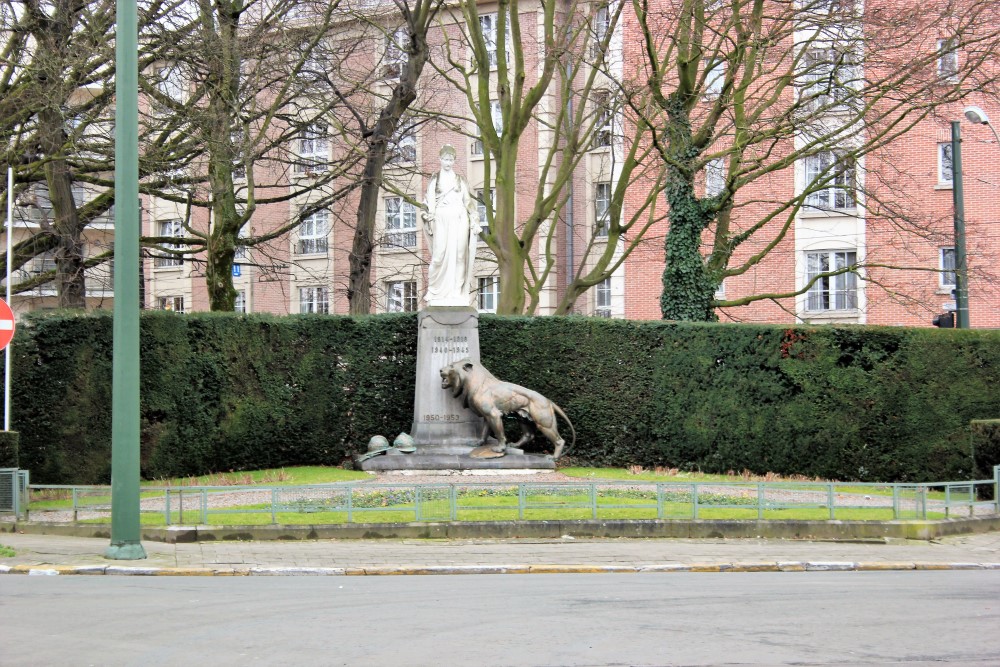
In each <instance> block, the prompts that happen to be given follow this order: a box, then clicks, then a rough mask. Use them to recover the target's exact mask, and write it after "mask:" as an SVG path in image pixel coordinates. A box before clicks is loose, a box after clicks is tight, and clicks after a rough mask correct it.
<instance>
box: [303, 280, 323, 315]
mask: <svg viewBox="0 0 1000 667" xmlns="http://www.w3.org/2000/svg"><path fill="white" fill-rule="evenodd" d="M299 312H300V313H319V314H321V315H329V314H330V290H329V289H328V288H326V287H301V288H299Z"/></svg>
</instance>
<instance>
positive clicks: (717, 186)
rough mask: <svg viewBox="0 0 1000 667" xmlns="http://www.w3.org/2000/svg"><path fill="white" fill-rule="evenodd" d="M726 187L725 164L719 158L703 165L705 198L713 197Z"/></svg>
mask: <svg viewBox="0 0 1000 667" xmlns="http://www.w3.org/2000/svg"><path fill="white" fill-rule="evenodd" d="M725 187H726V163H725V160H723V159H722V158H721V157H716V158H712V159H711V160H709V161H708V162H706V163H705V196H706V197H715V196H716V195H718V194H720V193H721V192H722V191H723V190H724V189H725Z"/></svg>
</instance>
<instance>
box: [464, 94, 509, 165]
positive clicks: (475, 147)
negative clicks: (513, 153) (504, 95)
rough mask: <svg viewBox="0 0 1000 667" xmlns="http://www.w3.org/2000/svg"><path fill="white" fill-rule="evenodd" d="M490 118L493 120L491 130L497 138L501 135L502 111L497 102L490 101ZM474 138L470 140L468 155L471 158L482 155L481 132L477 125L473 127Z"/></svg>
mask: <svg viewBox="0 0 1000 667" xmlns="http://www.w3.org/2000/svg"><path fill="white" fill-rule="evenodd" d="M490 116H492V118H493V129H494V130H495V131H496V133H497V136H500V135H501V134H503V109H501V108H500V101H499V100H490ZM474 129H475V133H476V135H475V138H473V140H472V148H471V149H470V150H469V153H470V154H471V155H473V156H480V157H481V156H482V155H483V131H482V129H481V128H480V127H479V124H478V123H477V124H476V125H475V127H474Z"/></svg>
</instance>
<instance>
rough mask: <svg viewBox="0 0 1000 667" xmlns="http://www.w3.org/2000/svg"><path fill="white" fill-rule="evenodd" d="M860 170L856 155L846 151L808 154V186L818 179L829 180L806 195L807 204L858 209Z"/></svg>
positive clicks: (827, 209)
mask: <svg viewBox="0 0 1000 667" xmlns="http://www.w3.org/2000/svg"><path fill="white" fill-rule="evenodd" d="M857 173H858V168H857V163H856V162H855V160H854V158H853V157H851V156H850V155H847V154H846V153H844V152H843V151H837V150H832V151H822V152H820V153H816V154H814V155H808V156H806V158H805V182H806V188H807V189H808V188H811V187H812V184H813V183H815V182H816V181H817V180H824V181H826V185H825V186H824V187H823V188H820V189H817V190H814V191H812V192H810V193H809V194H807V195H806V200H805V207H806V208H809V209H819V210H823V211H853V210H855V209H856V208H857V205H858V202H857V186H858V184H857ZM831 174H832V178H831Z"/></svg>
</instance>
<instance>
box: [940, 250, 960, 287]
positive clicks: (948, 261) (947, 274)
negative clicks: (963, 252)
mask: <svg viewBox="0 0 1000 667" xmlns="http://www.w3.org/2000/svg"><path fill="white" fill-rule="evenodd" d="M939 251H940V252H938V265H939V266H940V268H941V273H939V274H938V275H939V276H940V282H939V283H938V284H939V285H940V286H941V288H942V289H955V286H956V285H958V280H957V279H956V278H955V249H954V248H939Z"/></svg>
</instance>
